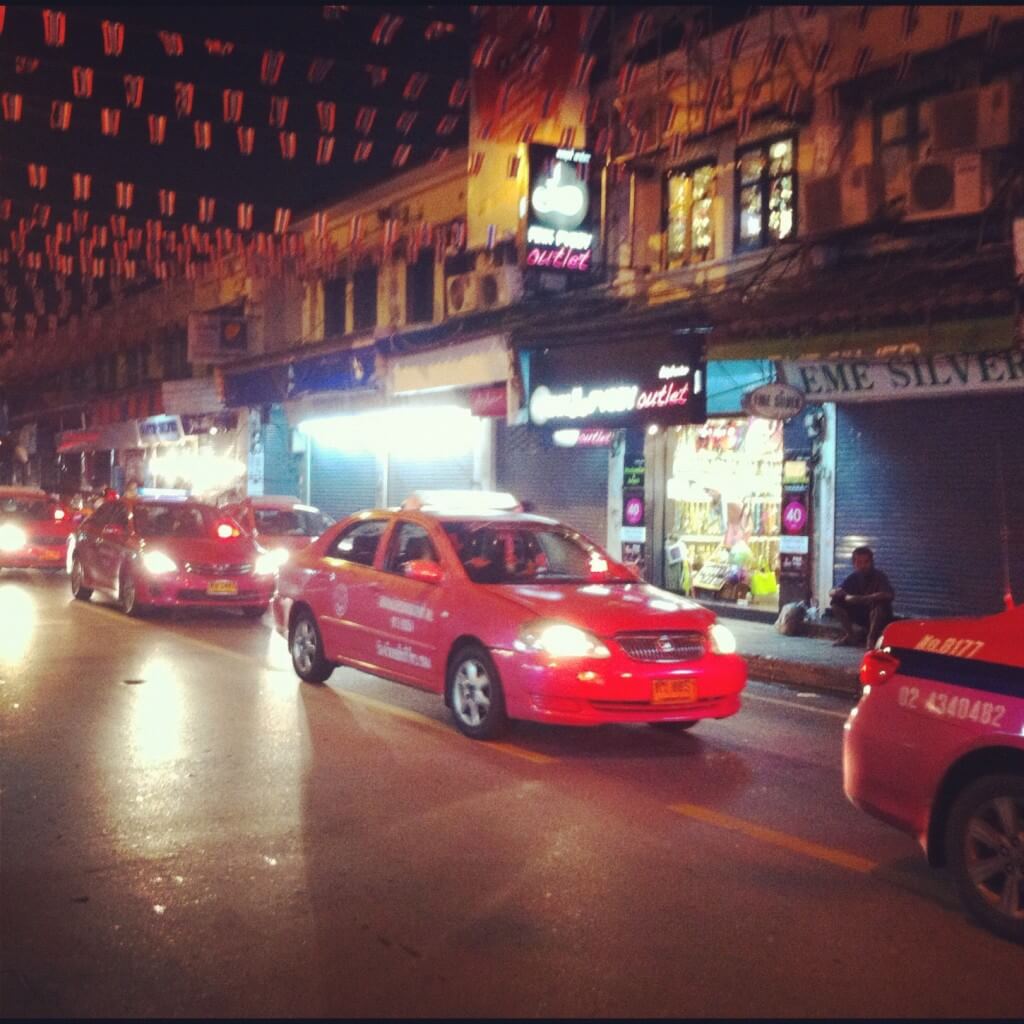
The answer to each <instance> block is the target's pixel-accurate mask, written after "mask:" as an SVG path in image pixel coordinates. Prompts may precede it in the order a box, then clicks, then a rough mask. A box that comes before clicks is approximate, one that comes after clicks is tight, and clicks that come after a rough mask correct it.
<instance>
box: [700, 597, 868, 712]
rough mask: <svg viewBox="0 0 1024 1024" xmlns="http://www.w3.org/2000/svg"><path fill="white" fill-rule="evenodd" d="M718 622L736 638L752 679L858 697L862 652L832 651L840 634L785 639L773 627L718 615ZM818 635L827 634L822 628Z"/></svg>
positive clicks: (849, 649) (845, 649) (855, 650)
mask: <svg viewBox="0 0 1024 1024" xmlns="http://www.w3.org/2000/svg"><path fill="white" fill-rule="evenodd" d="M719 621H720V622H721V623H722V624H723V625H724V626H728V628H729V629H730V630H732V632H733V633H734V634H735V636H736V642H737V644H738V646H739V653H740V654H742V655H743V657H744V658H746V660H747V665H748V667H749V671H750V678H751V679H762V680H765V681H767V682H773V683H783V684H786V685H789V686H799V687H808V688H813V689H819V690H831V691H835V692H838V693H844V694H850V695H852V696H857V695H858V694H859V693H860V681H859V679H858V677H857V672H858V670H859V668H860V662H861V658H862V657H863V656H864V650H863V648H858V647H833V646H832V638H833V636H834V635H838V634H828V635H826V637H825V638H821V637H820V636H783V635H782V634H781V633H779V632H777V631H776V629H775V626H774V625H771V624H769V623H765V622H751V621H749V620H747V619H738V618H732V617H730V616H726V615H722V614H721V613H720V614H719ZM815 631H816V632H819V633H820V632H824V631H823V630H821V629H820V627H819V628H818V629H817V630H815Z"/></svg>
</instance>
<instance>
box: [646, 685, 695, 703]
mask: <svg viewBox="0 0 1024 1024" xmlns="http://www.w3.org/2000/svg"><path fill="white" fill-rule="evenodd" d="M696 699H697V684H696V683H695V682H694V681H693V680H692V679H655V680H654V692H653V693H652V695H651V700H652V701H653V703H655V704H692V703H693V702H694V701H695V700H696Z"/></svg>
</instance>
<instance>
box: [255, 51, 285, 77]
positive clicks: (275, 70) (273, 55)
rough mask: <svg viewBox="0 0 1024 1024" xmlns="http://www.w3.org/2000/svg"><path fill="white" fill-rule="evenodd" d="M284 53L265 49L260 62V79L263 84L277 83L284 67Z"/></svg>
mask: <svg viewBox="0 0 1024 1024" xmlns="http://www.w3.org/2000/svg"><path fill="white" fill-rule="evenodd" d="M284 56H285V55H284V54H283V53H280V52H279V51H277V50H266V51H265V52H264V54H263V60H262V61H261V62H260V81H261V82H262V83H263V84H264V85H277V80H278V79H279V78H280V77H281V69H282V68H283V67H284Z"/></svg>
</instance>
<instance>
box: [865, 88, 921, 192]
mask: <svg viewBox="0 0 1024 1024" xmlns="http://www.w3.org/2000/svg"><path fill="white" fill-rule="evenodd" d="M927 141H928V132H927V130H926V128H925V127H924V125H923V124H922V121H921V117H920V104H919V103H918V102H917V101H916V100H915V101H911V102H906V103H901V104H900V105H899V106H894V107H888V108H886V109H883V110H880V111H879V112H878V115H877V117H876V118H875V146H876V149H875V151H876V152H877V153H878V162H879V163H880V164H881V166H882V177H883V180H884V182H885V198H886V199H887V200H890V201H891V200H894V199H900V198H902V197H904V196H905V195H906V194H907V188H908V184H909V183H908V177H907V175H908V172H909V169H910V165H911V164H912V163H914V162H915V161H916V160H918V159H919V158H920V156H921V154H922V153H923V152H924V151H925V149H926V144H927Z"/></svg>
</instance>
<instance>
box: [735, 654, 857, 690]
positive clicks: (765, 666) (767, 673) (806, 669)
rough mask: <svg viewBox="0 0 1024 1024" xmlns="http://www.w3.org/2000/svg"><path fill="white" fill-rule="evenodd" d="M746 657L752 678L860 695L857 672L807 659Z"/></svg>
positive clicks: (748, 655) (759, 655)
mask: <svg viewBox="0 0 1024 1024" xmlns="http://www.w3.org/2000/svg"><path fill="white" fill-rule="evenodd" d="M744 658H745V659H746V662H747V672H748V674H749V676H750V677H751V678H752V679H761V680H764V681H765V682H768V683H780V684H782V685H783V686H793V687H800V688H802V689H811V690H825V691H827V692H829V693H840V694H842V695H843V696H845V697H859V696H860V689H861V687H860V679H859V677H858V674H857V672H856V671H849V670H846V669H839V668H832V667H830V666H828V665H814V664H809V663H808V662H806V661H788V660H785V659H783V658H772V657H770V656H768V655H763V654H747V655H744Z"/></svg>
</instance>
